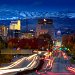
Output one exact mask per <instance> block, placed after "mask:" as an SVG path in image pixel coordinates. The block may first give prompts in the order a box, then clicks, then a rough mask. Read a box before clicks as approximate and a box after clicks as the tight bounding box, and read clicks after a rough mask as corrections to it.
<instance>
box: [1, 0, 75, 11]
mask: <svg viewBox="0 0 75 75" xmlns="http://www.w3.org/2000/svg"><path fill="white" fill-rule="evenodd" d="M0 6H3V7H4V8H6V7H8V6H10V7H12V8H16V9H25V10H31V11H32V10H35V11H36V10H37V11H38V10H40V11H42V10H47V11H50V10H64V9H69V10H71V9H72V10H75V0H0Z"/></svg>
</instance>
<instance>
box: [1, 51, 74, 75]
mask: <svg viewBox="0 0 75 75" xmlns="http://www.w3.org/2000/svg"><path fill="white" fill-rule="evenodd" d="M40 55H44V56H45V57H43V58H42V57H41V58H40ZM40 59H43V61H44V64H43V65H42V67H41V68H40V70H38V69H37V66H38V65H39V63H42V61H41V62H40ZM39 67H40V66H39ZM35 68H36V70H35V71H34V72H32V73H29V74H26V75H31V74H32V75H75V68H73V67H71V63H70V61H69V57H68V56H67V54H66V53H64V52H63V51H59V50H58V51H57V52H56V51H54V53H53V54H52V52H50V53H49V52H43V53H42V52H39V53H38V54H33V55H31V56H29V57H23V58H21V59H18V60H17V61H15V62H13V63H12V64H11V65H9V66H7V67H2V68H0V75H6V74H8V75H15V74H16V73H17V72H22V71H27V70H32V69H35ZM24 73H25V72H24Z"/></svg>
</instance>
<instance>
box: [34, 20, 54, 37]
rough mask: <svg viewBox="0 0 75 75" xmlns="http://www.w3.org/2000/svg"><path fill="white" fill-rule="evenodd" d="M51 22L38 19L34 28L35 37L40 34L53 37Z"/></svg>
mask: <svg viewBox="0 0 75 75" xmlns="http://www.w3.org/2000/svg"><path fill="white" fill-rule="evenodd" d="M52 24H53V20H52V19H50V20H49V19H40V20H38V24H37V26H36V33H35V36H36V37H38V36H39V35H40V34H47V33H48V34H50V35H52V36H53V35H54V30H53V25H52Z"/></svg>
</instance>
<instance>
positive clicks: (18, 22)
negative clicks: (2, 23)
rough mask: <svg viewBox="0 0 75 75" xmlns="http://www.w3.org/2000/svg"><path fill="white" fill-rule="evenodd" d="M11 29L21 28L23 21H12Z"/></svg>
mask: <svg viewBox="0 0 75 75" xmlns="http://www.w3.org/2000/svg"><path fill="white" fill-rule="evenodd" d="M10 30H21V22H20V20H18V21H11V23H10Z"/></svg>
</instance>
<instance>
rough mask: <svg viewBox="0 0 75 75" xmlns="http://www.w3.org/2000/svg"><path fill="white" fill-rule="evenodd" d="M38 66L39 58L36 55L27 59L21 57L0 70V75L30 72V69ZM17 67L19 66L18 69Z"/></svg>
mask: <svg viewBox="0 0 75 75" xmlns="http://www.w3.org/2000/svg"><path fill="white" fill-rule="evenodd" d="M26 61H27V62H26ZM28 61H29V63H28ZM37 62H38V63H37ZM38 64H39V56H37V54H34V55H32V56H30V57H28V58H26V57H23V58H21V59H19V60H17V61H15V62H14V63H13V64H11V65H9V66H7V67H3V68H0V75H2V74H3V75H4V74H5V75H6V73H8V74H9V73H14V72H15V73H16V72H19V71H24V70H31V69H33V68H35V67H37V65H38ZM20 65H21V66H20ZM17 66H19V67H17Z"/></svg>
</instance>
